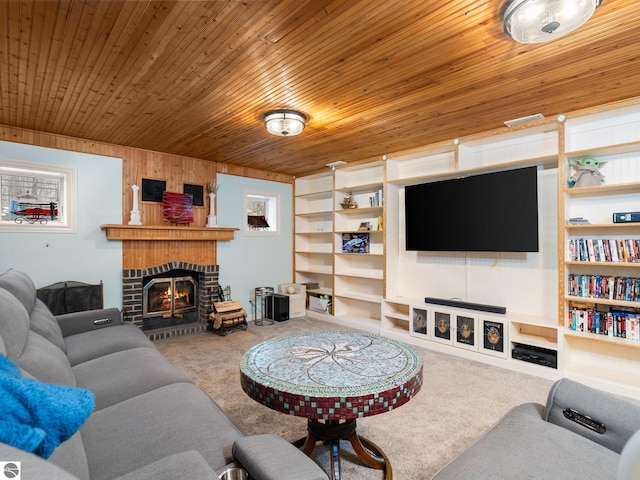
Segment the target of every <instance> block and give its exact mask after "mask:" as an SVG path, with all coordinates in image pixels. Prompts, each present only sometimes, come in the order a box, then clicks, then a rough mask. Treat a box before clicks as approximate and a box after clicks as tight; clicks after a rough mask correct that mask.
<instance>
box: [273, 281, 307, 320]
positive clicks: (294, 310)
mask: <svg viewBox="0 0 640 480" xmlns="http://www.w3.org/2000/svg"><path fill="white" fill-rule="evenodd" d="M278 293H280V294H282V295H286V296H287V297H289V318H297V317H304V316H305V315H306V313H307V287H306V286H305V285H299V284H297V283H285V284H282V285H278Z"/></svg>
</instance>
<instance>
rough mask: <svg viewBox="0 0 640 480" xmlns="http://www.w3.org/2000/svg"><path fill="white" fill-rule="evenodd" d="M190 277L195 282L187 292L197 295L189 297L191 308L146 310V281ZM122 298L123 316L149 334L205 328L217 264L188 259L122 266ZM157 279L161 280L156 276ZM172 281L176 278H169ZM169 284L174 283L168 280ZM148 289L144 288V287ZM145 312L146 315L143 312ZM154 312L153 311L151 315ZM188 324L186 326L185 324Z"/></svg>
mask: <svg viewBox="0 0 640 480" xmlns="http://www.w3.org/2000/svg"><path fill="white" fill-rule="evenodd" d="M185 277H189V278H192V279H193V282H194V283H195V284H196V285H195V286H194V288H193V289H192V290H191V292H190V295H196V292H197V300H192V301H193V303H194V305H193V306H194V308H191V309H181V310H175V308H173V307H172V309H170V310H169V311H165V312H162V311H157V312H153V313H152V314H149V313H148V312H145V310H148V307H147V309H145V308H144V301H145V294H146V293H147V292H145V288H144V287H145V283H149V282H152V281H153V282H156V283H162V282H164V281H165V279H175V278H179V279H183V278H185ZM122 278H123V280H122V301H123V309H124V313H123V315H124V317H125V319H126V320H128V321H132V322H133V323H134V324H135V325H138V326H140V327H141V328H142V329H143V330H145V332H146V333H147V334H148V335H149V334H150V332H151V333H153V332H154V331H159V330H165V329H166V328H167V327H172V330H174V331H175V330H176V328H177V329H178V330H179V329H180V328H190V329H192V330H193V329H194V328H195V329H196V331H198V330H204V329H205V327H206V324H207V319H208V318H209V314H210V313H211V310H212V303H213V301H216V300H217V295H216V291H217V289H218V288H219V283H218V279H219V267H218V265H199V264H193V263H187V262H180V261H173V262H167V263H163V264H160V265H155V266H153V267H148V268H132V269H125V270H123V275H122ZM158 279H160V280H158ZM172 281H174V282H175V280H172ZM168 283H169V284H171V285H175V283H171V282H170V281H169V282H168ZM148 290H149V289H148V288H147V291H148ZM145 313H146V315H145ZM154 313H155V315H154ZM187 326H188V327H187Z"/></svg>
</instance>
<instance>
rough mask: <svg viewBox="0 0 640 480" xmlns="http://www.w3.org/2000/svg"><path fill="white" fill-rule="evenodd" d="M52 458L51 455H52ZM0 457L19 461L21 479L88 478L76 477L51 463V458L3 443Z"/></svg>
mask: <svg viewBox="0 0 640 480" xmlns="http://www.w3.org/2000/svg"><path fill="white" fill-rule="evenodd" d="M52 458H53V457H52ZM0 459H2V460H3V461H11V462H20V463H21V465H20V473H21V478H22V479H23V480H30V479H33V480H88V476H87V477H77V476H75V475H73V474H71V473H69V472H67V471H66V470H65V469H63V468H60V467H58V466H56V465H54V464H52V463H51V459H49V460H44V459H42V458H40V457H38V456H35V455H33V454H30V453H27V452H25V451H24V450H20V449H18V448H15V447H11V446H9V445H5V444H4V443H0Z"/></svg>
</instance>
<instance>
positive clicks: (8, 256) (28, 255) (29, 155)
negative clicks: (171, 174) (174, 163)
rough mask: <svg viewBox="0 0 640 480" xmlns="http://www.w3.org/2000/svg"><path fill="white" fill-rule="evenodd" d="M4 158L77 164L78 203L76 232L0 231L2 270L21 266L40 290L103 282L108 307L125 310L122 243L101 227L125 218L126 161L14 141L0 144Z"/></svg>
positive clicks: (0, 151)
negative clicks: (70, 282) (69, 282)
mask: <svg viewBox="0 0 640 480" xmlns="http://www.w3.org/2000/svg"><path fill="white" fill-rule="evenodd" d="M0 158H5V159H11V160H22V161H32V162H36V163H44V164H51V165H61V166H65V167H74V168H76V171H77V201H78V210H77V230H76V233H49V232H47V233H29V232H27V233H4V232H2V233H0V270H4V269H6V268H9V267H13V268H16V269H18V270H22V271H24V272H25V273H27V274H28V275H29V276H31V278H32V279H33V281H34V283H35V284H36V288H39V287H43V286H46V285H50V284H52V283H56V282H61V281H65V280H73V281H79V282H85V283H99V282H100V281H102V282H103V283H104V304H105V306H106V307H116V308H121V307H122V300H121V298H122V242H120V241H107V239H106V236H105V233H104V232H103V231H102V230H100V225H102V224H104V223H116V224H117V223H121V222H122V160H121V159H120V158H113V157H104V156H99V155H89V154H85V153H77V152H70V151H66V150H55V149H51V148H43V147H35V146H31V145H23V144H19V143H11V142H0Z"/></svg>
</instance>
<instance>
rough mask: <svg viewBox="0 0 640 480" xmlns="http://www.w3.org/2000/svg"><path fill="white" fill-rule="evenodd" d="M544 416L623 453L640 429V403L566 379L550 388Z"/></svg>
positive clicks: (552, 421) (549, 420)
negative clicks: (630, 439)
mask: <svg viewBox="0 0 640 480" xmlns="http://www.w3.org/2000/svg"><path fill="white" fill-rule="evenodd" d="M544 419H545V420H546V421H548V422H551V423H555V424H556V425H560V426H561V427H564V428H566V429H568V430H571V431H572V432H575V433H577V434H579V435H582V436H583V437H586V438H588V439H589V440H592V441H594V442H596V443H599V444H600V445H602V446H604V447H606V448H608V449H609V450H612V451H614V452H616V453H620V452H621V451H622V448H623V447H624V445H625V444H626V443H627V441H628V440H629V438H631V436H632V435H633V434H634V433H635V432H636V431H638V430H639V429H640V405H634V404H632V403H631V402H627V401H625V400H623V399H621V398H620V397H616V396H614V395H612V394H609V393H606V392H603V391H600V390H596V389H594V388H591V387H588V386H586V385H582V384H580V383H578V382H574V381H573V380H569V379H568V378H563V379H561V380H558V381H557V382H556V383H554V384H553V386H552V387H551V390H550V391H549V396H548V398H547V405H546V408H545V414H544ZM601 427H603V428H601Z"/></svg>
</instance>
